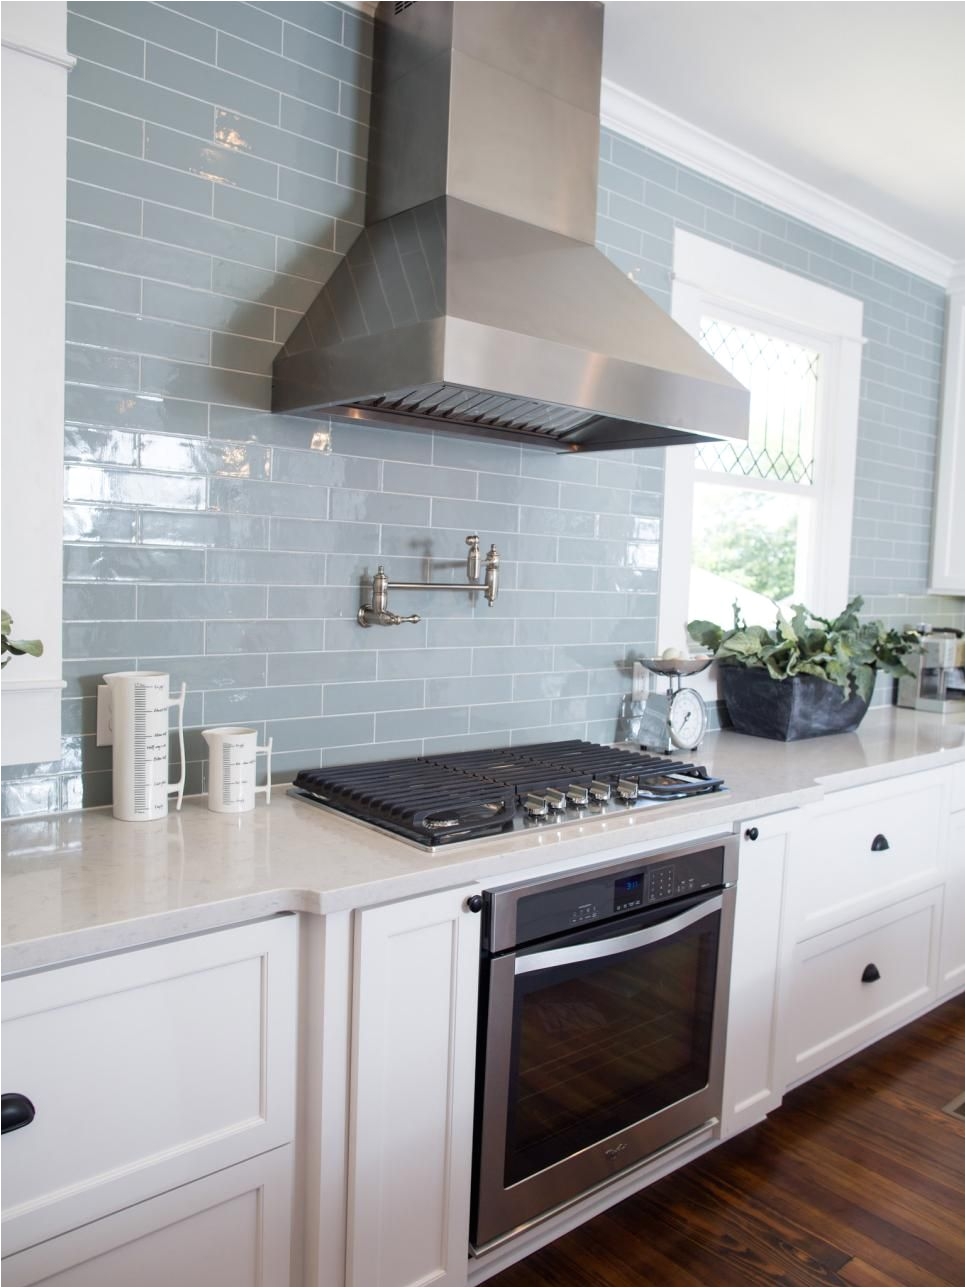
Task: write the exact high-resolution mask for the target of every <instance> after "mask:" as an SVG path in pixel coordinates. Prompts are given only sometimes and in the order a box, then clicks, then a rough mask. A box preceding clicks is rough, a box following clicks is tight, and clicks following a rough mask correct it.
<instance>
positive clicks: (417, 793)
mask: <svg viewBox="0 0 966 1288" xmlns="http://www.w3.org/2000/svg"><path fill="white" fill-rule="evenodd" d="M672 773H673V774H678V775H682V776H685V778H686V779H690V780H691V783H688V782H687V781H676V782H674V783H673V784H672V785H671V786H669V787H668V786H664V787H662V786H660V785H657V786H654V784H655V782H657V783H658V784H660V782H661V780H662V778H663V776H664V775H667V774H672ZM620 779H624V780H625V781H630V782H636V783H638V784H639V785H640V786H641V788H642V789H643V790H645V791H647V792H649V794H651V795H652V797H653V796H657V797H660V796H661V795H662V792H663V793H666V794H667V795H670V796H675V797H679V796H684V795H697V794H699V793H704V792H709V791H715V790H718V789H719V788H720V787H721V786H722V783H721V781H720V780H719V779H713V778H709V777H708V776H707V774H705V772H704V771H703V770H702V769H697V768H696V767H695V766H694V765H688V764H685V763H683V762H680V761H670V760H667V759H664V758H662V757H660V756H647V755H642V754H640V753H638V752H632V751H621V750H617V749H614V748H611V747H603V746H598V745H597V744H595V743H591V742H580V741H576V740H574V741H571V742H548V743H540V744H538V745H536V746H528V747H513V748H506V747H497V748H492V749H489V750H486V751H463V752H456V753H454V754H453V755H450V756H418V757H414V758H412V759H409V760H386V761H376V762H373V763H371V764H361V765H334V766H332V767H331V768H327V769H306V770H302V772H301V773H299V774H298V775H297V777H296V779H295V787H296V788H297V789H298V790H300V791H301V792H303V793H305V794H306V795H308V796H311V797H312V798H313V799H315V800H319V801H322V802H323V803H324V804H326V805H329V806H331V807H332V808H334V809H338V810H341V811H342V812H344V813H346V814H349V815H351V816H352V817H353V818H358V819H362V820H364V821H366V822H370V823H375V824H377V825H378V826H380V827H383V828H386V829H387V830H389V831H393V832H398V833H399V834H400V835H403V836H406V837H409V838H410V839H412V840H416V841H420V842H421V843H422V844H425V845H437V844H442V843H445V842H452V841H457V840H466V839H468V838H469V837H475V836H487V835H490V834H492V833H495V832H499V831H502V830H505V829H507V828H509V827H510V826H512V824H513V820H514V819H515V818H516V817H517V816H518V815H519V813H520V808H521V802H522V799H523V798H525V797H526V796H527V795H529V794H536V795H539V794H540V793H542V792H545V791H547V790H548V789H550V788H553V789H555V790H557V791H560V792H566V791H567V789H568V788H570V787H573V786H577V787H589V786H590V784H591V783H592V782H594V781H597V782H604V783H607V784H609V785H611V786H616V784H617V782H618V780H620ZM649 783H650V785H649ZM692 784H693V785H692Z"/></svg>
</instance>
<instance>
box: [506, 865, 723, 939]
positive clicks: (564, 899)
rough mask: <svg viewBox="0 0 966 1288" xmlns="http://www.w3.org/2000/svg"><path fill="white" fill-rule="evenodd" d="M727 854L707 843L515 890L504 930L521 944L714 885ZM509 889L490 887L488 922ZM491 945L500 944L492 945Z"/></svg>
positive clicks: (718, 878)
mask: <svg viewBox="0 0 966 1288" xmlns="http://www.w3.org/2000/svg"><path fill="white" fill-rule="evenodd" d="M725 853H726V851H725V846H724V845H710V846H708V847H707V848H705V849H697V850H693V851H689V852H687V853H684V854H673V855H654V856H649V857H648V858H647V859H640V860H638V862H637V864H635V865H634V866H628V867H624V868H621V869H620V870H618V871H616V872H615V870H614V869H613V868H611V869H609V870H608V871H607V872H606V873H605V872H601V873H600V874H599V875H587V874H586V873H585V874H583V875H582V876H581V878H580V879H577V880H572V879H571V880H567V879H566V878H562V879H559V880H558V881H557V882H555V883H547V884H546V885H542V886H540V887H538V888H537V889H536V890H534V892H533V893H532V894H518V893H516V892H513V894H514V895H515V897H514V898H513V906H514V907H515V912H516V917H515V921H516V924H515V927H514V928H513V929H512V931H511V930H510V928H509V927H506V930H507V931H508V932H509V933H512V938H513V942H515V943H516V944H525V943H529V942H531V941H532V940H535V939H542V938H544V937H545V936H547V935H553V934H559V933H560V932H562V931H567V930H576V929H580V928H582V927H584V926H588V925H593V924H594V923H596V922H601V921H607V920H609V919H610V918H612V917H618V916H621V915H627V914H629V913H633V912H636V911H639V910H641V909H644V908H648V907H651V906H652V905H654V904H660V903H667V902H669V901H671V900H673V899H682V898H687V897H688V896H689V895H694V894H700V893H701V892H702V891H704V890H711V889H715V888H717V887H719V886H721V885H723V884H725V881H726V879H732V878H726V876H725ZM507 894H510V892H509V891H508V892H506V893H504V892H503V891H494V892H493V893H492V895H490V896H489V898H490V900H491V916H490V918H489V921H490V924H491V926H492V925H493V924H494V922H495V917H496V914H497V909H498V905H499V901H500V900H501V899H505V898H506V896H507ZM491 945H492V940H491ZM494 950H495V951H499V950H500V949H499V948H494V946H490V951H494Z"/></svg>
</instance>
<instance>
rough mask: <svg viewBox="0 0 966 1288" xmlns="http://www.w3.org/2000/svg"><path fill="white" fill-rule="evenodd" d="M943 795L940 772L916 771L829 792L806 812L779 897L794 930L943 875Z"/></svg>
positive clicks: (810, 930) (819, 927)
mask: <svg viewBox="0 0 966 1288" xmlns="http://www.w3.org/2000/svg"><path fill="white" fill-rule="evenodd" d="M946 803H947V793H946V790H945V785H944V782H943V779H942V777H941V775H940V774H923V775H915V776H913V777H911V778H905V779H894V780H892V781H890V782H886V783H875V784H872V785H871V786H869V787H855V788H851V789H849V790H848V791H843V792H835V793H834V794H833V795H831V796H829V797H827V798H826V800H825V801H823V802H822V804H821V805H820V806H816V808H815V809H814V810H810V811H807V812H805V813H804V816H803V822H802V826H801V827H800V828H799V830H798V831H797V833H796V836H795V839H794V843H793V862H792V864H791V870H790V874H789V883H788V892H787V899H786V905H785V906H786V909H787V913H786V915H787V917H788V925H789V929H790V931H791V933H792V936H793V938H794V939H796V940H801V939H805V938H808V937H809V936H811V935H818V934H822V933H823V932H824V931H826V930H830V929H831V928H832V927H833V926H838V925H842V924H843V923H845V922H847V921H851V920H853V919H854V918H856V917H861V916H864V915H865V914H867V913H870V912H874V911H875V909H876V908H881V907H884V906H885V905H886V904H889V903H894V902H896V900H898V899H902V898H904V897H906V896H907V895H910V894H913V893H914V892H915V891H916V890H924V889H928V888H930V887H932V886H934V885H936V884H938V883H939V882H940V881H942V879H943V872H942V858H941V855H940V849H939V841H940V836H941V833H942V827H943V810H944V807H946ZM873 847H876V848H873ZM885 847H887V848H885Z"/></svg>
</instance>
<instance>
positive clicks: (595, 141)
mask: <svg viewBox="0 0 966 1288" xmlns="http://www.w3.org/2000/svg"><path fill="white" fill-rule="evenodd" d="M602 38H603V5H602V4H586V3H541V4H535V3H530V2H528V0H524V2H523V3H513V2H503V3H487V2H483V3H457V4H441V3H431V2H430V0H418V2H417V3H394V4H393V3H390V4H380V5H379V6H378V10H377V13H376V23H375V50H374V69H373V84H372V91H373V101H372V129H371V143H370V156H369V191H368V194H367V204H366V225H367V226H366V228H365V229H364V231H363V232H362V233H360V235H359V237H358V238H357V239H356V241H355V242H354V243H353V245H352V247H351V248H350V250H349V252H348V254H347V255H346V256H345V258H344V260H343V261H342V262H341V263H340V264H339V266H338V267H337V268H336V270H335V272H334V273H333V274H332V277H331V278H330V279H329V281H328V283H327V284H326V285H325V286H324V287H323V288H322V290H321V292H320V294H319V296H318V298H317V299H316V300H315V302H314V303H313V304H312V306H311V307H310V308H309V310H308V312H307V313H306V315H305V317H304V318H303V319H302V320H301V322H300V323H299V324H298V326H297V327H296V328H295V330H294V332H293V334H292V336H291V338H290V339H289V340H288V342H287V343H286V344H285V346H284V347H283V349H282V351H281V353H280V354H279V356H278V358H277V360H276V362H275V371H274V376H275V380H274V388H273V400H272V406H273V410H274V411H279V412H288V413H294V414H296V415H304V416H310V417H318V416H319V415H320V414H321V413H328V414H331V415H333V416H338V417H342V418H347V419H354V420H360V421H372V422H378V423H382V424H385V425H394V426H398V427H400V428H416V429H440V430H449V431H452V432H457V433H466V434H473V435H475V436H478V437H479V436H482V437H486V438H499V439H504V440H512V441H516V442H524V443H531V444H536V445H542V446H545V447H551V448H555V449H556V450H557V451H600V450H606V449H614V448H625V447H653V446H662V445H665V444H672V443H695V442H703V441H707V440H709V439H715V438H722V437H725V438H740V439H746V438H747V437H748V404H749V398H748V393H747V391H746V390H745V389H744V388H743V387H742V386H741V385H739V384H738V383H737V381H735V380H734V379H733V378H732V376H731V375H730V374H729V373H728V372H726V371H725V370H724V368H723V367H721V366H719V364H718V363H716V362H715V361H714V359H713V358H711V357H710V356H709V355H708V354H707V353H705V352H704V350H703V349H702V348H701V347H700V346H699V345H698V344H697V342H696V341H695V340H693V339H692V338H691V337H690V336H689V335H688V334H687V333H686V332H685V331H683V330H682V329H681V328H680V327H679V326H678V325H677V324H676V323H674V322H672V320H671V319H670V318H669V317H668V316H667V314H666V313H664V312H663V310H661V309H660V308H658V306H657V305H656V304H654V303H653V302H652V301H651V300H650V299H648V297H647V296H646V295H645V294H644V292H643V291H642V290H641V289H640V288H639V287H638V286H636V285H635V284H634V283H633V282H631V281H630V280H629V279H628V278H627V277H625V276H624V274H623V273H621V272H620V271H619V270H618V269H617V268H616V267H615V266H614V265H613V264H611V263H610V261H609V260H608V259H607V258H606V257H605V256H604V255H603V254H601V253H600V252H599V251H598V250H597V249H596V247H595V246H594V233H595V226H596V209H597V158H598V152H599V140H600V120H599V103H600V68H601V47H602Z"/></svg>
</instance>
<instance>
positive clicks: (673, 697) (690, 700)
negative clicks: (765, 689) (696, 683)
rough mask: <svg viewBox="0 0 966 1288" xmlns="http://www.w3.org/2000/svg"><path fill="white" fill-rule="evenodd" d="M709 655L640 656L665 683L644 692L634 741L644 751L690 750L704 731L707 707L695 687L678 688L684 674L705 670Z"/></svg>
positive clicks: (699, 739)
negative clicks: (666, 684)
mask: <svg viewBox="0 0 966 1288" xmlns="http://www.w3.org/2000/svg"><path fill="white" fill-rule="evenodd" d="M713 661H714V658H713V657H696V658H687V657H673V658H667V657H644V658H641V659H640V663H641V665H642V666H644V667H646V668H647V669H648V670H649V671H650V672H651V673H652V674H653V675H660V676H664V677H665V678H666V679H667V682H668V686H667V689H666V690H664V691H663V692H662V691H660V690H656V691H654V692H652V693H649V694H648V695H647V700H646V702H645V703H644V710H643V712H642V713H641V716H640V725H639V728H638V731H637V734H636V738H635V741H639V742H640V744H641V746H642V747H645V748H646V749H647V750H648V751H660V752H663V753H665V754H667V753H668V752H672V751H693V750H694V749H695V748H696V747H697V746H698V745H699V744H700V742H701V739H702V738H703V737H704V735H705V733H706V732H707V730H708V708H707V706H706V705H705V701H704V698H702V696H701V694H700V693H699V692H698V691H697V689H689V688H682V687H681V679H682V677H684V676H690V675H697V674H698V673H699V672H700V671H704V670H706V669H707V668H708V667H709V666H710V665H711V663H712V662H713Z"/></svg>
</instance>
